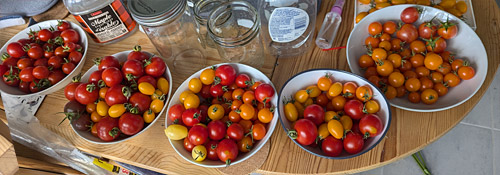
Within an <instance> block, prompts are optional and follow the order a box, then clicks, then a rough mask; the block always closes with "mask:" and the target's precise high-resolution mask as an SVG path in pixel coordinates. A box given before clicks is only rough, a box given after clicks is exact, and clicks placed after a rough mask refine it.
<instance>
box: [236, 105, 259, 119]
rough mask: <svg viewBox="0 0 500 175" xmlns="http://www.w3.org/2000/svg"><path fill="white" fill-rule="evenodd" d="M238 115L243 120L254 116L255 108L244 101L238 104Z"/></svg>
mask: <svg viewBox="0 0 500 175" xmlns="http://www.w3.org/2000/svg"><path fill="white" fill-rule="evenodd" d="M236 112H239V114H240V117H241V118H242V119H244V120H250V119H252V118H253V117H254V115H255V109H254V107H253V106H252V105H250V104H248V103H244V104H242V105H241V106H240V109H239V111H236Z"/></svg>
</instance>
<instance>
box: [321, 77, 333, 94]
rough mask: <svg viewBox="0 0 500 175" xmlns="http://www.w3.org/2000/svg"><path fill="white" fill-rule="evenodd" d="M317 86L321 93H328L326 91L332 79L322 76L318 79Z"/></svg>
mask: <svg viewBox="0 0 500 175" xmlns="http://www.w3.org/2000/svg"><path fill="white" fill-rule="evenodd" d="M317 85H318V88H319V89H320V90H321V91H328V89H329V88H330V86H331V85H332V79H330V77H329V76H328V75H326V76H322V77H320V78H319V79H318V83H317Z"/></svg>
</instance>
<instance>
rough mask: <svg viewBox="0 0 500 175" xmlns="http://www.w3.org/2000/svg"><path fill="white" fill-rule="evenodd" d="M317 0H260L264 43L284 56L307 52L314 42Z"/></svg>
mask: <svg viewBox="0 0 500 175" xmlns="http://www.w3.org/2000/svg"><path fill="white" fill-rule="evenodd" d="M316 11H317V0H261V1H260V8H259V14H260V16H261V21H262V33H263V36H264V37H263V38H264V45H265V46H268V48H269V51H270V53H271V54H273V55H276V56H278V57H279V58H282V57H290V56H297V55H300V54H302V53H306V51H307V49H309V48H310V47H311V46H312V45H313V43H312V41H313V37H314V28H315V24H316V14H317V13H316Z"/></svg>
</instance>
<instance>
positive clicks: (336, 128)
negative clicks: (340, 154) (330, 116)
mask: <svg viewBox="0 0 500 175" xmlns="http://www.w3.org/2000/svg"><path fill="white" fill-rule="evenodd" d="M328 131H329V132H330V134H331V135H332V136H333V137H335V138H336V139H342V137H344V127H343V126H342V123H340V121H338V120H330V121H329V122H328Z"/></svg>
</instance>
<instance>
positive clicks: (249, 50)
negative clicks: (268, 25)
mask: <svg viewBox="0 0 500 175" xmlns="http://www.w3.org/2000/svg"><path fill="white" fill-rule="evenodd" d="M208 33H209V36H210V38H211V39H212V40H213V41H214V43H215V47H216V49H217V51H218V52H219V55H220V57H221V58H222V59H223V60H227V61H229V62H240V63H244V64H248V65H251V66H253V67H255V68H260V67H262V65H263V62H264V48H263V46H262V42H261V39H260V17H259V13H258V12H257V10H256V9H255V8H254V7H253V6H252V5H251V4H250V3H248V2H246V1H230V2H226V3H223V4H221V5H220V6H218V7H217V8H216V9H214V10H213V11H212V13H211V14H210V17H209V21H208Z"/></svg>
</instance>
